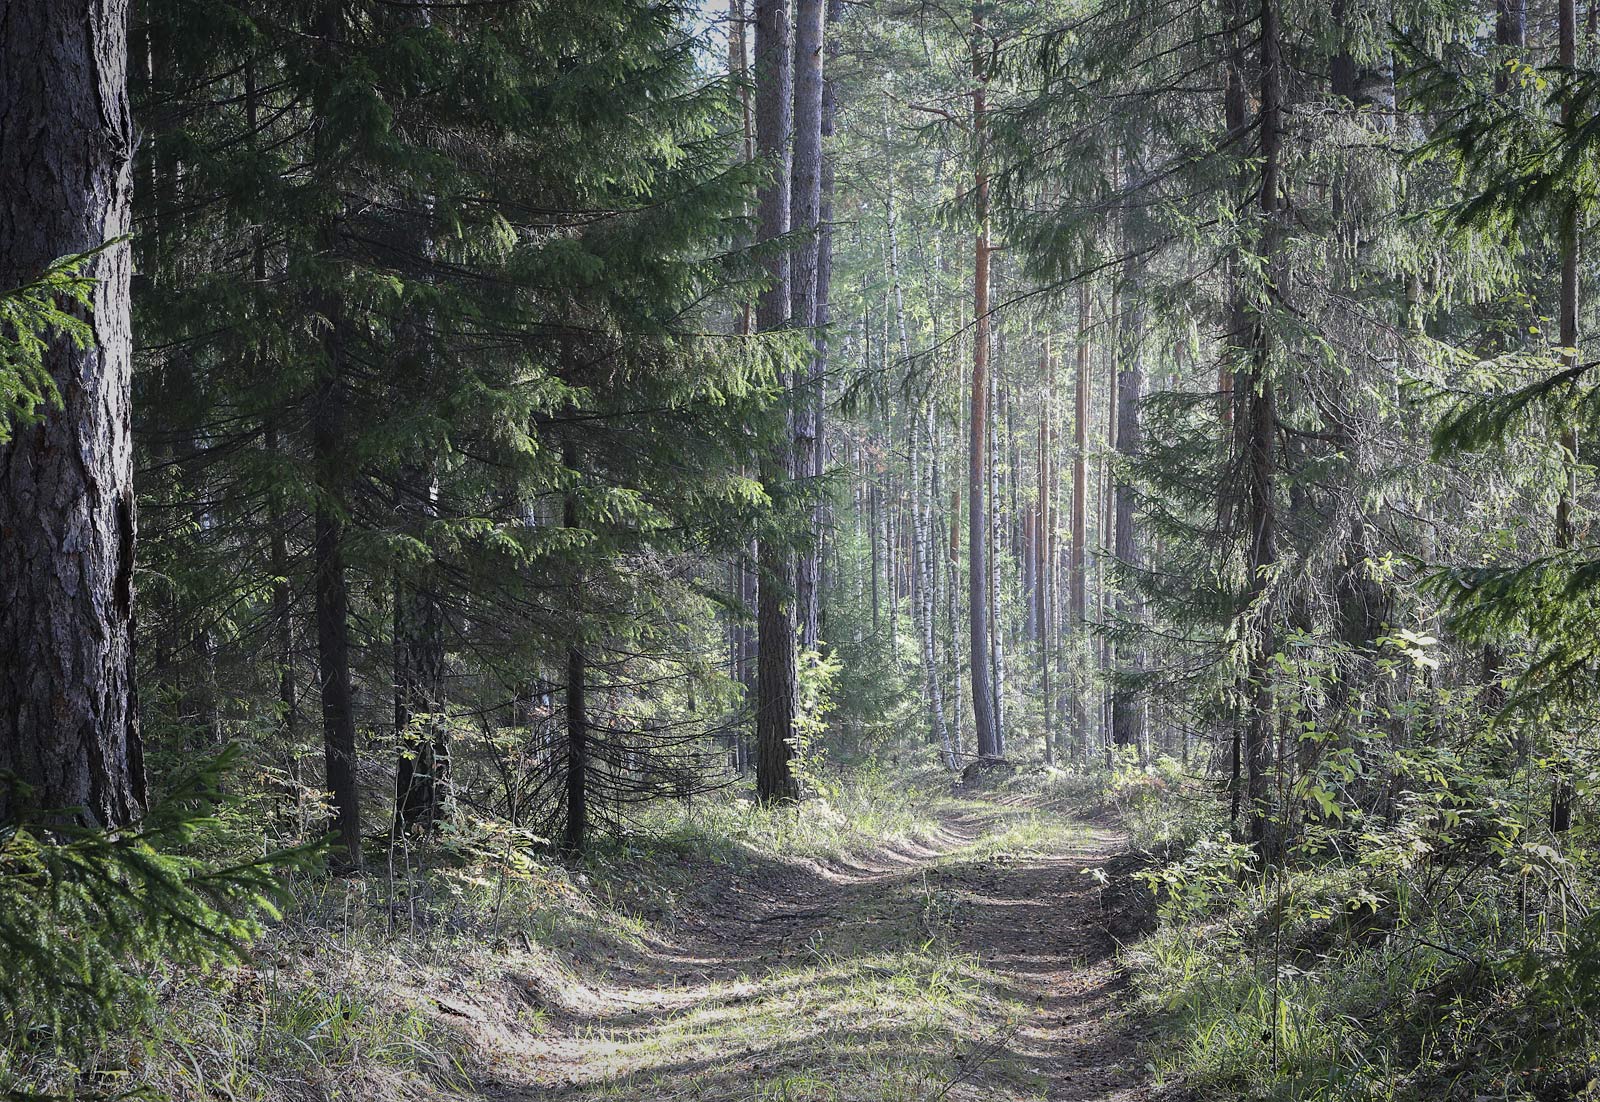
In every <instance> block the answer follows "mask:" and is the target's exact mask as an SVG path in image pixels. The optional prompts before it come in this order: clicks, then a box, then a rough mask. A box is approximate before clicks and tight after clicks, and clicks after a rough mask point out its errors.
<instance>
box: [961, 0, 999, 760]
mask: <svg viewBox="0 0 1600 1102" xmlns="http://www.w3.org/2000/svg"><path fill="white" fill-rule="evenodd" d="M984 42H985V33H984V21H983V9H982V8H981V7H975V8H974V9H973V16H972V76H973V81H974V85H973V90H972V128H973V133H974V138H975V143H976V147H977V157H978V160H977V165H976V168H975V179H974V187H973V197H974V202H975V204H976V207H977V219H978V231H977V235H976V239H975V242H974V246H973V257H974V259H973V272H972V287H973V296H972V301H973V314H972V318H973V325H972V329H973V333H972V416H971V426H970V427H971V437H970V439H969V440H968V443H967V456H968V459H967V594H968V603H969V606H970V607H969V608H968V610H967V616H968V620H969V626H970V635H971V638H970V643H971V665H972V717H973V721H974V723H975V724H976V725H977V739H978V755H979V756H980V757H985V758H994V757H999V756H1000V753H1001V748H1000V732H999V729H998V727H997V726H996V724H995V714H994V685H993V683H992V680H991V678H990V665H989V664H990V655H989V622H990V619H991V617H990V613H989V545H988V533H989V515H988V511H987V507H986V503H987V498H988V495H987V493H986V490H987V482H988V478H987V472H986V471H985V463H984V460H985V458H986V456H987V454H988V450H989V420H988V407H989V172H988V168H987V167H986V166H985V164H984V114H985V109H986V104H985V91H984V90H985V86H986V83H987V78H986V67H985V57H984Z"/></svg>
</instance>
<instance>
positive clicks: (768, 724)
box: [755, 0, 800, 803]
mask: <svg viewBox="0 0 1600 1102" xmlns="http://www.w3.org/2000/svg"><path fill="white" fill-rule="evenodd" d="M755 10H756V50H755V84H756V149H757V152H758V154H759V156H760V157H761V159H762V160H763V161H764V162H766V164H767V165H768V167H769V170H770V171H771V173H772V176H771V179H770V181H769V183H767V184H766V186H764V187H763V188H762V189H761V195H760V201H759V212H758V222H759V230H758V233H759V236H760V239H761V240H762V241H772V240H774V239H775V238H778V237H782V236H783V235H784V234H786V233H788V232H789V213H790V179H789V163H788V154H789V143H790V138H791V136H792V119H793V116H792V108H793V74H794V59H793V56H792V50H791V38H790V27H789V5H788V2H787V0H757V2H756V9H755ZM766 263H767V275H768V278H769V281H770V282H769V285H768V287H767V289H766V290H764V291H763V292H762V293H761V301H760V302H759V304H758V305H757V308H756V324H757V326H758V327H759V328H760V330H761V331H762V332H764V333H765V332H772V331H774V330H779V329H783V328H785V327H786V326H787V325H788V324H789V311H790V280H789V276H790V268H789V256H788V254H787V253H782V252H779V253H774V254H772V255H771V256H770V257H769V258H768V259H767V261H766ZM793 464H794V457H793V448H792V445H791V444H790V443H788V442H785V443H780V444H779V445H777V446H776V447H774V448H773V449H772V450H771V451H770V452H769V453H768V454H767V455H764V456H763V457H762V464H761V477H762V481H763V482H765V483H766V485H767V487H768V489H769V490H770V491H773V492H777V493H781V492H783V490H784V489H785V488H786V487H785V484H786V483H787V482H789V480H790V479H791V478H792V477H793V473H794V466H793ZM759 560H760V578H759V582H758V590H759V594H758V597H757V602H756V603H757V613H756V615H757V625H756V627H757V632H758V635H759V639H758V642H757V648H756V649H757V654H756V667H757V672H756V696H757V705H756V794H757V795H758V797H759V798H760V799H761V800H762V801H764V802H767V803H789V802H793V801H795V800H797V799H799V795H800V793H799V788H798V786H797V785H796V784H795V779H794V773H793V770H792V769H791V767H790V761H791V759H792V757H793V755H794V745H793V739H794V719H795V635H794V590H793V586H794V559H793V555H792V554H791V553H790V552H789V550H788V548H786V547H785V546H784V545H783V543H782V541H780V540H777V539H766V540H762V541H761V548H760V556H759Z"/></svg>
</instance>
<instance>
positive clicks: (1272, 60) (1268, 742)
mask: <svg viewBox="0 0 1600 1102" xmlns="http://www.w3.org/2000/svg"><path fill="white" fill-rule="evenodd" d="M1260 10H1261V73H1260V80H1261V90H1260V102H1261V119H1260V134H1261V139H1260V144H1261V148H1260V161H1261V185H1260V204H1261V216H1262V226H1261V234H1262V243H1261V246H1262V247H1261V250H1260V252H1261V256H1262V257H1263V258H1264V260H1265V264H1266V270H1267V276H1268V280H1269V283H1270V282H1271V281H1273V280H1275V278H1276V276H1277V274H1278V273H1277V270H1276V264H1277V260H1278V257H1277V249H1278V229H1277V223H1278V217H1279V216H1278V191H1279V187H1280V183H1279V178H1278V172H1279V158H1280V152H1281V144H1282V135H1283V119H1282V112H1283V102H1282V95H1283V86H1282V71H1281V70H1282V59H1281V54H1280V28H1279V23H1278V8H1277V0H1262V3H1261V9H1260ZM1266 310H1267V304H1266V303H1262V304H1261V305H1260V306H1259V307H1257V308H1256V309H1255V310H1254V311H1253V315H1254V316H1253V317H1252V319H1251V322H1252V324H1251V349H1250V352H1251V356H1252V359H1251V361H1250V377H1249V386H1248V388H1247V391H1246V394H1245V396H1244V401H1245V402H1246V403H1247V407H1248V415H1247V417H1246V421H1245V429H1244V432H1245V441H1244V442H1245V457H1244V458H1245V485H1246V498H1245V520H1246V525H1247V528H1248V544H1247V547H1248V558H1247V560H1246V568H1247V572H1248V576H1249V589H1248V594H1249V599H1250V600H1249V604H1250V608H1251V615H1252V616H1253V618H1254V619H1255V621H1256V623H1257V624H1258V630H1257V637H1256V641H1255V644H1254V646H1253V647H1252V650H1251V660H1250V663H1249V681H1250V685H1249V689H1248V693H1249V698H1250V704H1249V716H1248V722H1247V725H1246V730H1245V742H1244V759H1245V761H1244V764H1245V770H1246V777H1247V782H1246V795H1247V797H1248V799H1249V828H1250V829H1249V834H1250V841H1251V844H1252V845H1253V846H1254V847H1255V849H1256V853H1257V855H1258V857H1259V858H1260V860H1261V861H1262V862H1263V863H1265V862H1267V861H1268V860H1270V859H1272V856H1273V854H1272V848H1273V847H1272V844H1271V839H1270V838H1269V837H1268V831H1269V826H1270V821H1271V795H1270V789H1269V786H1270V771H1271V768H1272V731H1273V705H1272V691H1271V685H1270V677H1271V671H1272V654H1273V651H1274V649H1275V647H1276V633H1275V631H1274V626H1273V608H1272V605H1271V592H1270V588H1269V584H1270V583H1269V579H1268V577H1267V573H1268V571H1269V570H1270V568H1271V567H1272V565H1273V564H1274V563H1275V562H1276V561H1277V503H1276V496H1277V490H1276V458H1275V454H1274V448H1275V445H1276V440H1277V435H1278V424H1277V404H1276V396H1275V387H1274V382H1273V379H1272V377H1271V365H1272V333H1271V330H1270V328H1269V325H1268V319H1267V317H1266Z"/></svg>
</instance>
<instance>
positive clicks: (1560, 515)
mask: <svg viewBox="0 0 1600 1102" xmlns="http://www.w3.org/2000/svg"><path fill="white" fill-rule="evenodd" d="M1557 11H1558V13H1559V20H1558V22H1559V28H1560V48H1559V56H1558V58H1557V60H1558V61H1559V63H1560V64H1561V66H1562V67H1563V68H1565V69H1573V68H1575V67H1576V66H1577V63H1578V13H1577V9H1576V5H1575V3H1574V0H1558V3H1557ZM1561 122H1562V125H1563V126H1564V127H1569V128H1570V127H1571V126H1572V125H1573V105H1572V103H1571V101H1570V100H1569V101H1568V102H1567V103H1566V104H1564V105H1563V106H1562V118H1561ZM1579 216H1580V211H1579V206H1578V201H1577V200H1576V199H1568V200H1567V201H1566V203H1565V205H1564V206H1563V208H1562V211H1561V231H1560V244H1561V366H1562V369H1563V370H1571V369H1572V368H1575V367H1576V366H1577V365H1578V291H1579V286H1578V278H1579V277H1578V262H1579V253H1580V250H1581V248H1582V236H1581V232H1580V227H1579ZM1561 450H1562V452H1563V453H1564V458H1565V462H1566V477H1565V480H1564V481H1563V484H1562V488H1561V496H1560V498H1559V499H1558V500H1557V502H1556V546H1557V547H1558V548H1560V549H1561V550H1563V551H1566V550H1570V549H1571V548H1572V547H1573V544H1574V542H1575V535H1576V534H1575V532H1574V530H1573V522H1572V509H1573V504H1574V502H1575V501H1576V500H1577V497H1578V430H1577V428H1576V426H1574V425H1570V424H1569V425H1567V426H1565V427H1564V428H1563V429H1562V432H1561ZM1573 797H1574V791H1573V787H1572V784H1571V782H1570V781H1568V780H1567V779H1566V778H1565V777H1557V778H1556V781H1555V785H1554V788H1553V789H1552V791H1551V793H1550V829H1551V830H1553V831H1555V832H1557V833H1561V832H1564V831H1566V830H1567V829H1569V828H1570V827H1571V825H1572V801H1573Z"/></svg>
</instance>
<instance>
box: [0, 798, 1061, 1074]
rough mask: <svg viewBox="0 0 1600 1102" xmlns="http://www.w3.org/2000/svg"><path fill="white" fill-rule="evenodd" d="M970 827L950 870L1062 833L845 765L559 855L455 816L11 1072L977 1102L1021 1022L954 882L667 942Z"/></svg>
mask: <svg viewBox="0 0 1600 1102" xmlns="http://www.w3.org/2000/svg"><path fill="white" fill-rule="evenodd" d="M995 814H999V815H1001V816H1002V817H1003V818H1004V820H1005V822H1004V825H1003V827H1001V828H1000V829H998V830H995V831H992V832H991V833H989V834H985V835H984V836H983V837H981V838H979V839H978V840H976V841H974V842H972V843H971V844H969V845H966V846H964V847H962V848H961V850H960V852H959V855H958V857H957V858H951V860H956V859H959V860H985V859H992V858H995V857H998V856H1000V855H1004V854H1012V855H1017V854H1023V853H1028V852H1036V851H1044V850H1047V849H1049V848H1050V847H1051V846H1053V845H1056V844H1058V843H1063V842H1066V841H1070V837H1068V835H1067V834H1063V833H1062V832H1063V831H1070V829H1071V828H1065V827H1062V826H1060V824H1059V823H1058V822H1056V821H1055V817H1054V816H1049V815H1041V814H1037V813H1034V812H1031V811H1027V810H1023V809H1016V808H998V809H997V808H996V807H995V805H993V804H992V803H984V802H981V801H968V800H961V799H958V798H955V797H952V796H951V795H949V789H948V780H947V778H946V777H945V776H944V775H943V774H941V773H938V772H936V771H929V772H928V773H927V774H926V775H918V776H916V777H914V778H913V780H912V783H906V781H905V779H904V778H891V777H890V776H888V775H886V774H881V773H875V772H869V773H864V774H861V775H859V776H857V777H854V778H853V779H852V780H851V781H850V782H848V783H845V782H832V783H828V784H826V785H825V786H823V790H822V791H821V792H820V794H819V795H818V797H817V798H815V799H812V800H808V801H806V802H805V803H804V804H802V805H800V806H799V807H795V808H780V809H765V808H760V807H757V806H755V805H753V804H751V803H749V802H748V801H744V800H738V799H715V800H705V799H702V800H697V801H694V803H693V804H688V803H685V804H682V805H667V804H662V805H657V806H655V807H653V808H650V809H649V810H648V811H647V814H646V817H645V819H644V821H642V822H640V823H639V824H637V825H636V828H635V829H634V830H632V831H630V832H629V833H627V834H625V835H622V836H620V837H616V838H609V839H603V840H601V841H599V842H598V843H597V844H596V845H595V847H594V848H593V850H592V851H591V852H590V853H589V854H588V856H587V857H586V859H585V861H584V862H582V863H581V864H580V865H577V866H563V865H560V864H557V863H554V862H552V861H550V860H548V859H545V858H541V857H538V856H537V855H536V854H535V853H534V852H533V851H530V850H528V849H527V848H526V847H525V846H519V845H518V844H517V840H516V839H512V838H507V837H504V836H503V835H500V834H496V833H495V832H494V831H495V828H493V827H492V825H484V826H483V827H482V832H481V833H480V834H477V835H473V834H472V832H471V829H470V828H469V829H468V830H467V831H464V832H463V834H462V835H461V836H460V837H457V838H453V839H451V840H450V843H449V847H448V848H446V849H428V850H419V851H417V852H413V853H405V854H397V855H396V858H395V862H394V869H393V870H392V873H390V874H389V875H371V876H369V877H367V878H365V879H356V880H332V881H328V880H302V881H298V882H297V883H296V884H295V885H294V887H293V891H294V899H293V901H292V903H291V905H290V906H289V907H288V908H287V911H286V917H285V920H284V921H283V922H282V923H280V924H279V925H277V926H276V927H274V928H273V929H272V931H271V932H270V933H269V935H268V936H267V937H266V938H264V939H263V940H262V941H261V942H260V943H258V944H257V945H256V946H255V947H254V948H253V950H252V952H251V955H250V958H249V960H248V961H247V962H246V963H244V964H242V965H240V966H237V967H230V968H224V969H218V970H216V971H215V972H213V973H212V974H210V975H195V974H179V973H172V974H165V975H158V976H156V977H154V982H156V983H157V985H158V986H159V988H160V990H161V997H160V1007H159V1009H160V1013H159V1015H158V1022H157V1024H156V1027H155V1028H154V1029H153V1030H152V1031H150V1032H149V1033H148V1034H147V1035H144V1036H139V1037H126V1036H124V1037H119V1038H115V1039H114V1043H113V1044H111V1045H109V1046H107V1047H106V1049H105V1051H103V1052H102V1053H101V1055H100V1058H99V1060H98V1062H97V1064H96V1066H95V1067H92V1068H88V1069H82V1074H81V1075H79V1074H78V1073H75V1072H73V1071H72V1070H71V1069H62V1068H54V1069H27V1070H31V1071H32V1072H41V1070H44V1071H48V1072H49V1074H33V1076H32V1079H31V1082H33V1083H35V1084H37V1085H42V1086H48V1087H50V1088H53V1089H57V1090H60V1091H61V1092H62V1093H63V1094H68V1095H70V1093H71V1092H72V1090H73V1089H75V1086H76V1088H77V1089H80V1090H81V1092H82V1094H83V1096H84V1097H88V1096H89V1095H90V1094H92V1093H103V1094H109V1095H114V1094H118V1093H121V1092H123V1091H126V1090H129V1089H141V1090H146V1091H149V1092H152V1093H154V1094H157V1095H166V1096H170V1097H173V1098H177V1099H190V1098H194V1099H199V1098H208V1099H209V1098H229V1099H238V1100H241V1102H289V1100H300V1099H307V1100H311V1099H351V1100H355V1099H404V1100H413V1099H415V1100H418V1102H422V1100H428V1099H435V1098H444V1097H460V1096H462V1095H463V1094H473V1093H478V1092H480V1091H486V1090H489V1091H494V1092H502V1093H503V1092H510V1093H512V1094H519V1093H520V1094H524V1095H528V1096H537V1097H541V1098H544V1097H549V1098H551V1099H554V1100H570V1102H589V1100H599V1099H623V1098H630V1099H631V1098H651V1099H660V1100H662V1102H670V1100H673V1099H684V1100H685V1102H687V1100H689V1099H693V1100H695V1102H715V1100H717V1099H727V1100H729V1102H733V1100H735V1099H737V1100H739V1102H744V1100H747V1099H787V1100H791V1102H834V1100H843V1099H850V1100H852V1102H910V1100H913V1099H916V1100H923V1099H926V1098H929V1097H933V1096H936V1095H938V1094H939V1092H940V1091H942V1090H944V1089H945V1088H946V1087H948V1086H950V1084H952V1083H955V1082H959V1081H962V1080H965V1079H968V1078H971V1077H972V1075H973V1069H974V1068H979V1067H981V1068H982V1077H983V1081H984V1083H985V1085H986V1088H985V1089H987V1090H989V1091H990V1092H991V1097H993V1098H996V1099H1001V1098H1005V1099H1010V1098H1018V1099H1021V1098H1032V1097H1035V1096H1036V1092H1035V1091H1034V1089H1033V1086H1031V1085H1030V1084H1032V1083H1033V1079H1032V1073H1031V1072H1030V1071H1029V1070H1028V1068H1027V1067H1026V1064H1025V1062H1024V1061H1021V1060H1020V1059H1019V1058H1017V1057H1015V1055H1014V1054H1012V1053H1011V1052H1010V1051H1009V1049H1007V1048H1006V1047H1005V1046H1003V1045H997V1046H993V1048H992V1050H990V1049H989V1048H982V1047H981V1046H979V1047H975V1044H974V1041H973V1038H985V1037H1001V1036H1004V1035H1005V1034H1006V1032H1007V1031H1008V1030H1011V1029H1014V1028H1015V1024H1016V1022H1017V1021H1018V1020H1020V1017H1021V1015H1022V1014H1023V1013H1024V1010H1023V1008H1022V1007H1021V1006H1020V1005H1019V1004H1017V1003H1016V1002H1014V1001H1013V1000H1011V999H1010V998H1008V997H1007V995H1006V994H1005V993H1004V991H1005V989H1004V987H1003V985H1002V984H1000V983H999V982H997V977H995V976H993V975H992V974H990V973H989V972H988V971H986V970H985V969H984V968H983V967H982V966H981V964H980V963H979V961H978V960H977V959H976V958H975V957H973V956H972V955H971V954H969V953H966V952H964V951H962V950H961V949H960V947H959V945H958V944H957V939H956V938H955V937H953V936H952V931H953V930H954V928H955V923H956V922H957V920H958V918H959V915H960V909H961V906H962V904H961V903H960V901H959V898H958V895H957V893H954V892H951V891H949V890H947V889H944V888H941V887H939V886H938V885H937V884H936V883H930V881H929V880H928V878H927V877H922V878H918V877H915V876H910V877H905V878H902V879H896V880H894V881H893V882H892V884H886V885H885V886H884V887H883V888H882V889H881V890H879V889H878V888H875V887H874V888H871V889H870V890H868V889H863V890H853V889H849V888H848V887H847V888H843V889H840V890H839V891H838V892H837V893H830V896H829V902H828V904H827V906H828V907H829V908H831V910H830V911H829V913H828V914H827V915H825V916H824V917H823V918H821V919H820V920H817V921H813V922H811V923H810V924H809V926H805V928H798V927H797V928H796V930H794V931H791V930H789V929H787V928H785V927H782V926H781V925H780V926H775V927H773V928H772V929H773V932H772V933H770V934H765V933H763V934H761V935H760V936H761V937H762V938H764V940H763V942H762V943H761V944H760V945H756V946H753V947H747V946H744V945H743V944H742V942H741V938H743V937H744V936H745V935H744V933H743V932H742V930H743V929H744V928H742V927H741V928H737V929H733V928H730V929H729V930H728V932H727V937H726V939H725V942H726V943H725V944H724V945H723V947H722V950H723V951H722V952H721V955H722V956H723V957H725V958H727V959H724V960H716V961H707V960H696V959H690V958H687V957H685V956H684V955H683V953H682V952H681V951H680V949H679V948H678V946H679V945H680V944H683V943H684V939H683V937H682V936H680V935H682V934H685V933H687V932H696V931H686V930H682V929H679V927H680V926H681V925H682V923H683V922H684V921H686V918H685V916H689V918H690V919H692V917H693V916H695V915H697V914H703V913H705V908H706V907H707V906H708V905H713V904H715V903H716V902H717V900H716V898H715V894H716V893H719V892H720V893H726V892H729V891H735V890H746V889H748V890H751V891H755V892H757V894H759V892H760V891H762V890H764V888H765V887H766V886H769V885H771V884H773V883H776V882H779V881H781V880H782V879H783V878H784V877H786V876H788V877H793V876H801V875H805V876H813V877H824V876H839V875H843V874H844V873H845V872H848V870H849V869H851V868H853V867H859V866H861V865H862V864H864V863H868V862H870V861H871V860H872V859H873V858H872V855H874V854H875V853H878V852H879V851H882V850H884V849H885V847H887V848H889V849H891V850H892V849H899V850H902V851H903V850H906V849H908V848H912V847H931V846H932V845H935V844H937V845H939V846H942V847H948V846H950V845H951V844H953V841H952V838H951V836H950V835H949V834H948V832H947V830H946V828H947V826H948V823H949V821H950V819H951V817H952V816H956V817H959V816H962V815H967V816H974V815H986V816H993V815H995ZM917 852H919V853H923V854H926V853H927V852H928V849H927V848H923V849H919V850H917ZM836 870H842V871H836ZM385 872H386V873H387V872H389V870H385ZM751 928H753V929H755V930H756V931H758V932H760V931H762V930H764V929H765V927H763V926H761V925H759V924H757V925H756V926H754V927H751ZM697 932H698V934H699V935H700V936H699V938H698V939H697V940H698V942H699V943H701V944H704V935H705V930H704V929H703V928H701V929H699V930H698V931H697ZM745 948H751V950H752V951H751V952H749V953H746V954H744V957H747V958H748V959H742V958H741V952H742V950H743V949H745ZM574 1046H576V1047H574ZM575 1052H576V1053H580V1054H581V1056H577V1055H574V1053H575ZM13 1070H15V1069H13ZM996 1092H998V1093H996ZM950 1097H952V1098H956V1097H960V1094H959V1093H955V1094H952V1095H950Z"/></svg>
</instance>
